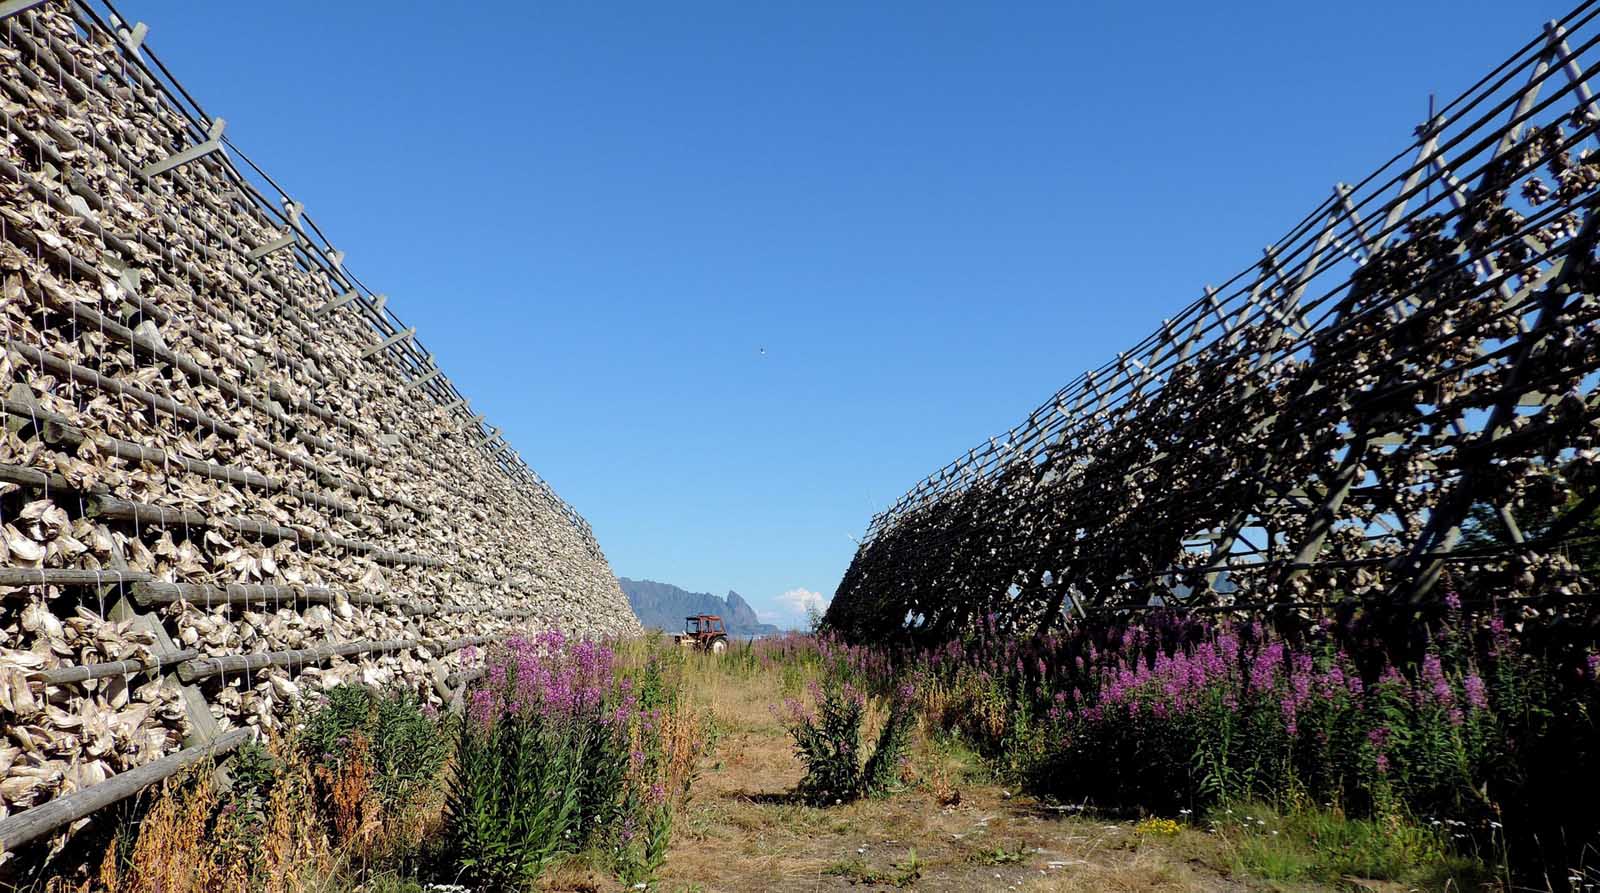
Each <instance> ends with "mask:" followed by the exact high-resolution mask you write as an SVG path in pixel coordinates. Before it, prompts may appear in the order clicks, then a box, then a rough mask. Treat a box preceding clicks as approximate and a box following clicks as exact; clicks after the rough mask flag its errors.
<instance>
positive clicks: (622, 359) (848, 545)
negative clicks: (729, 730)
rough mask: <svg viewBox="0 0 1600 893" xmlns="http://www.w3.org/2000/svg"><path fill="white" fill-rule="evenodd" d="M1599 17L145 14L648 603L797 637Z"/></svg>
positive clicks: (1302, 10)
mask: <svg viewBox="0 0 1600 893" xmlns="http://www.w3.org/2000/svg"><path fill="white" fill-rule="evenodd" d="M1570 2H1571V0H1563V2H1560V3H1556V2H1546V0H1514V2H1504V0H1501V2H1479V0H1466V2H1463V0H1448V2H1447V0H1416V2H1406V0H1400V2H1396V0H1386V2H1374V0H1347V2H1340V3H1321V4H1286V3H1265V2H1250V3H1236V4H1190V3H1177V2H1161V0H1156V2H1146V3H1141V4H1131V3H1128V4H1123V3H1109V2H1080V3H1049V4H998V3H969V4H962V5H955V4H937V3H901V4H893V3H848V4H843V3H806V4H787V5H776V4H771V5H769V4H754V3H733V2H729V3H677V4H642V3H641V4H606V3H594V2H591V3H565V2H563V3H542V2H531V3H524V2H513V0H494V2H483V3H476V4H474V3H461V4H459V5H454V4H452V5H446V4H423V3H404V2H400V3H397V2H383V3H377V2H358V0H337V2H327V0H322V2H317V3H311V2H302V0H282V2H278V3H271V4H264V3H256V4H244V3H226V4H225V3H213V4H207V5H204V6H201V5H197V4H192V3H180V2H177V0H126V2H125V3H124V4H123V5H122V10H123V13H124V14H125V15H126V16H127V17H128V18H130V19H134V20H143V21H145V22H148V23H149V24H150V26H151V34H150V37H149V43H150V45H151V46H152V47H154V48H155V50H156V52H157V53H158V54H160V55H161V56H162V58H163V60H164V61H165V62H166V63H167V64H168V65H169V66H170V67H171V68H172V69H173V70H174V72H175V73H177V75H178V76H179V77H180V78H181V79H182V80H183V82H184V83H185V85H186V86H187V87H188V88H189V90H190V92H191V93H193V94H194V95H195V96H196V98H198V99H199V100H200V102H201V103H202V104H203V105H204V106H205V107H206V109H207V111H208V112H210V113H211V114H213V115H220V116H222V117H224V118H227V119H228V133H229V136H230V137H231V138H232V139H233V140H234V142H235V143H236V144H238V145H239V146H241V147H243V148H244V149H245V150H246V151H247V152H249V153H250V154H251V156H252V157H253V158H254V159H255V160H256V161H257V162H258V163H260V164H262V165H263V167H265V168H266V169H267V170H268V171H269V172H270V173H272V174H273V176H274V177H275V178H276V179H277V180H278V181H279V182H280V183H282V184H283V185H284V186H285V187H286V188H287V189H288V190H290V191H291V192H292V193H294V194H295V195H296V196H297V198H299V199H300V200H301V201H302V202H303V203H304V204H305V205H306V207H307V210H308V212H309V213H310V214H311V216H312V217H313V218H315V219H316V220H317V222H318V224H319V225H320V226H321V227H322V229H323V231H325V232H327V233H328V234H329V235H330V236H332V237H333V239H334V241H335V243H336V244H337V245H338V246H339V247H340V248H341V249H343V250H344V251H345V252H346V254H347V255H348V261H347V263H348V265H349V267H350V268H351V269H352V270H353V271H354V272H355V273H356V274H357V275H359V276H361V277H362V279H363V280H364V281H366V282H367V283H368V284H369V285H371V286H373V287H374V288H375V289H377V290H380V291H383V292H386V293H388V294H389V296H390V302H391V306H392V307H394V308H395V310H396V312H397V313H398V314H399V315H400V316H401V318H402V319H404V320H405V321H406V323H407V324H408V325H414V326H416V327H417V328H418V330H419V334H420V336H421V339H422V340H423V342H424V343H425V344H426V346H427V347H428V348H429V349H430V350H432V351H433V352H434V353H435V354H436V355H437V357H438V359H439V362H440V363H441V365H443V367H444V368H445V371H446V372H447V373H448V374H449V375H450V376H451V378H452V379H453V380H454V381H455V382H456V383H457V385H458V386H459V387H460V388H461V389H462V391H463V392H465V393H466V394H468V395H469V396H470V397H471V398H472V400H473V405H474V407H476V408H477V409H478V410H479V411H481V412H484V413H486V414H487V416H488V418H489V419H490V421H491V422H493V423H494V424H497V425H499V426H501V427H502V428H503V429H505V431H506V433H507V436H508V437H509V439H510V440H511V441H512V443H513V444H515V445H516V446H517V447H518V448H519V449H520V451H521V452H522V455H523V456H524V457H525V458H526V459H527V460H528V462H529V464H530V465H532V466H533V467H534V468H535V469H537V470H538V471H539V472H540V473H541V474H542V475H544V476H545V478H546V479H548V480H549V481H550V482H551V483H552V484H553V485H554V486H555V487H556V489H557V490H558V491H559V492H560V493H561V494H562V496H563V497H564V498H566V499H567V500H568V501H569V502H572V503H573V504H574V505H576V506H577V507H578V509H579V510H580V511H581V512H583V513H584V514H585V515H586V516H587V517H588V519H589V520H590V522H591V523H592V524H593V526H594V529H595V532H596V534H597V535H598V537H599V539H600V542H601V545H602V546H603V547H604V548H605V550H606V553H607V555H608V557H609V558H610V559H611V563H612V566H613V567H614V569H615V570H616V571H617V573H619V574H623V575H625V576H630V577H642V578H649V579H655V580H662V581H666V582H671V583H675V584H678V585H680V586H684V587H686V588H689V589H695V590H709V591H714V592H722V591H725V590H727V589H730V588H732V589H737V590H738V591H739V592H741V593H743V594H744V595H745V596H746V597H748V598H749V599H750V600H751V602H752V603H753V604H755V606H756V608H757V610H759V611H762V612H763V613H764V614H765V615H766V616H768V617H769V618H771V619H776V620H779V621H780V622H781V621H784V620H787V619H794V612H795V611H797V608H798V605H799V604H801V602H803V600H804V596H802V595H800V592H801V591H804V592H808V593H820V594H821V595H822V596H823V597H826V596H828V595H831V593H832V592H833V589H834V587H835V586H836V585H837V583H838V580H839V577H840V575H841V574H842V573H843V571H844V568H845V566H846V565H847V564H848V562H849V560H850V556H851V554H852V553H853V551H854V548H855V546H854V543H853V542H852V539H851V538H852V537H853V536H859V535H860V534H861V533H862V531H863V529H864V528H865V526H866V523H867V520H868V518H869V517H870V515H871V514H872V513H873V512H875V511H878V510H880V509H881V508H882V507H884V506H885V505H886V504H887V503H889V502H891V501H893V500H894V499H895V498H896V497H898V496H899V495H900V493H902V492H903V491H905V490H906V489H907V488H908V487H910V486H911V485H912V484H914V483H915V482H916V481H917V480H918V479H919V478H920V477H921V476H923V475H925V474H927V473H928V472H930V471H932V470H933V469H935V468H936V467H938V466H940V465H942V464H943V463H944V462H946V461H948V460H949V459H951V458H953V457H954V456H955V455H956V454H957V453H961V452H964V451H965V450H966V449H967V448H969V447H971V446H974V445H976V444H977V443H978V442H979V441H981V440H983V439H985V438H986V437H987V436H988V435H990V434H993V433H997V432H999V431H1001V430H1004V429H1005V428H1007V427H1009V426H1010V425H1011V424H1013V423H1014V422H1015V421H1017V420H1018V419H1019V418H1020V417H1021V416H1023V415H1025V414H1026V413H1027V412H1028V411H1029V410H1030V409H1032V408H1033V407H1034V406H1035V405H1037V404H1038V403H1039V402H1040V401H1041V400H1043V399H1044V398H1045V397H1047V396H1048V395H1049V394H1050V393H1051V392H1053V391H1054V390H1055V389H1056V388H1057V387H1059V386H1060V385H1062V384H1064V383H1066V381H1067V380H1068V379H1070V378H1071V377H1072V376H1074V375H1075V374H1076V373H1078V372H1080V371H1082V370H1083V369H1084V368H1086V367H1089V366H1094V365H1098V364H1099V363H1101V362H1102V361H1104V360H1106V359H1107V358H1109V357H1111V356H1113V355H1114V354H1115V353H1116V352H1117V350H1119V349H1121V348H1122V347H1124V346H1126V345H1128V344H1130V343H1132V342H1134V341H1135V340H1137V339H1138V338H1139V337H1142V336H1143V335H1144V334H1146V333H1147V332H1148V331H1150V330H1152V329H1153V328H1155V326H1156V325H1157V324H1158V323H1159V321H1160V319H1161V318H1162V317H1163V316H1166V315H1170V314H1171V313H1172V312H1173V311H1175V310H1176V309H1178V308H1179V307H1181V306H1183V305H1184V304H1186V303H1188V302H1189V301H1190V300H1192V299H1193V298H1195V297H1196V296H1198V295H1199V293H1200V289H1201V287H1202V286H1203V285H1204V284H1206V283H1207V282H1217V281H1221V280H1224V279H1226V278H1227V277H1228V276H1229V275H1231V274H1232V273H1234V272H1235V271H1236V270H1238V269H1239V268H1241V267H1243V266H1246V265H1248V264H1249V263H1251V262H1252V261H1253V260H1254V259H1255V258H1257V257H1259V254H1260V251H1261V248H1262V247H1263V246H1264V245H1266V244H1267V243H1268V242H1270V241H1272V240H1273V239H1274V238H1276V237H1277V236H1278V235H1279V234H1280V233H1281V232H1282V231H1283V230H1285V229H1286V228H1287V227H1288V226H1290V225H1291V224H1293V223H1294V222H1295V221H1297V220H1298V219H1299V218H1300V217H1301V216H1302V215H1303V214H1304V213H1305V212H1306V211H1307V210H1309V208H1310V207H1311V206H1312V205H1314V204H1315V203H1316V202H1318V201H1320V200H1321V199H1322V198H1323V197H1324V196H1325V195H1326V194H1327V192H1328V190H1329V189H1330V188H1331V187H1332V185H1333V183H1334V182H1335V181H1337V180H1341V179H1343V180H1353V179H1356V178H1359V177H1360V176H1361V175H1363V174H1365V173H1366V172H1367V171H1368V170H1369V169H1371V168H1372V167H1374V166H1376V165H1377V164H1378V163H1379V162H1381V161H1383V160H1385V159H1387V158H1388V157H1389V156H1390V155H1391V154H1393V153H1394V152H1395V151H1398V150H1399V149H1401V148H1402V147H1403V146H1404V145H1405V144H1406V143H1407V142H1408V139H1409V134H1410V133H1411V130H1412V128H1413V127H1415V126H1416V125H1417V124H1418V123H1420V121H1421V120H1422V119H1423V118H1424V117H1425V113H1426V109H1427V101H1428V93H1429V91H1435V92H1437V93H1438V95H1439V96H1440V98H1441V100H1443V99H1446V98H1448V97H1450V96H1453V95H1454V94H1455V93H1456V92H1459V91H1460V90H1462V89H1464V88H1465V87H1467V86H1469V85H1470V84H1471V83H1472V82H1473V81H1475V80H1476V79H1477V78H1478V77H1479V76H1480V75H1481V74H1482V73H1484V72H1486V71H1487V70H1488V69H1489V68H1490V67H1491V66H1492V65H1494V64H1497V63H1498V62H1499V61H1500V60H1501V59H1502V58H1503V57H1505V56H1506V55H1509V54H1510V52H1511V51H1512V50H1514V49H1515V48H1517V47H1519V46H1520V45H1521V44H1522V43H1523V42H1524V41H1526V40H1527V39H1529V38H1531V37H1532V36H1534V35H1535V34H1537V33H1538V29H1539V26H1540V24H1541V23H1542V22H1543V21H1544V20H1546V19H1548V18H1552V17H1558V16H1560V15H1561V14H1562V13H1563V12H1565V11H1566V9H1567V7H1568V5H1570ZM447 7H448V8H450V10H451V11H450V12H449V13H448V14H439V13H437V12H434V11H432V10H438V9H441V8H447ZM202 10H204V11H205V14H202ZM1419 35H1426V36H1419ZM763 348H764V349H765V354H764V355H763V354H762V349H763ZM786 614H787V616H785V615H786Z"/></svg>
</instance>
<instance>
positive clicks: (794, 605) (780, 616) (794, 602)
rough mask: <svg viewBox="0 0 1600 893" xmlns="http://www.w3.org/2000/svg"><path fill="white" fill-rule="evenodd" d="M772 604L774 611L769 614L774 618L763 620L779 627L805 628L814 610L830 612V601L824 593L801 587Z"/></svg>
mask: <svg viewBox="0 0 1600 893" xmlns="http://www.w3.org/2000/svg"><path fill="white" fill-rule="evenodd" d="M772 602H773V610H772V611H770V612H768V613H769V614H770V615H772V616H769V617H767V618H763V619H765V620H767V622H769V623H775V624H777V625H778V626H804V625H805V624H806V621H807V620H808V619H809V617H810V612H811V611H812V610H813V609H815V610H817V611H819V612H821V611H826V610H828V599H826V598H824V597H823V595H822V593H820V592H812V591H811V590H809V589H802V588H800V587H796V588H794V589H790V590H789V591H788V592H785V593H783V594H782V595H779V596H777V597H776V598H774V599H773V600H772Z"/></svg>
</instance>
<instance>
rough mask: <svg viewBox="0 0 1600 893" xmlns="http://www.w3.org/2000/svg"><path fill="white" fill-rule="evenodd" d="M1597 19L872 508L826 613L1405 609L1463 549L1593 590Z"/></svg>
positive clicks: (1523, 594) (1561, 36) (997, 618)
mask: <svg viewBox="0 0 1600 893" xmlns="http://www.w3.org/2000/svg"><path fill="white" fill-rule="evenodd" d="M1595 16H1596V12H1595V11H1594V4H1593V3H1585V4H1583V5H1582V6H1580V7H1579V8H1578V9H1576V10H1575V11H1573V12H1572V13H1571V14H1569V15H1567V16H1566V17H1565V18H1563V19H1562V20H1561V21H1559V22H1550V23H1549V24H1548V25H1547V26H1546V27H1545V28H1544V29H1543V31H1542V33H1540V34H1539V35H1538V36H1537V37H1535V38H1534V39H1533V40H1531V41H1530V42H1529V43H1528V44H1527V45H1525V46H1523V47H1522V48H1521V49H1520V50H1518V51H1517V52H1516V53H1515V54H1514V55H1513V56H1512V57H1511V58H1509V59H1508V60H1506V61H1505V62H1504V63H1502V64H1500V65H1498V66H1496V67H1495V68H1494V69H1493V70H1492V71H1490V72H1489V74H1488V75H1486V76H1485V77H1484V78H1483V79H1482V80H1480V81H1479V82H1478V83H1477V84H1475V85H1473V86H1472V87H1471V89H1469V90H1467V91H1466V92H1464V93H1463V94H1462V95H1460V96H1459V97H1457V98H1456V99H1454V100H1453V101H1451V102H1449V103H1447V104H1446V105H1445V106H1444V107H1443V108H1442V109H1440V110H1439V112H1438V114H1437V115H1436V116H1435V117H1433V118H1432V119H1431V120H1429V121H1425V122H1423V124H1422V125H1421V126H1420V127H1419V128H1417V130H1416V134H1415V140H1414V141H1413V142H1412V143H1411V145H1410V146H1409V147H1408V148H1406V149H1405V150H1404V151H1403V152H1402V153H1400V154H1399V155H1397V156H1395V157H1394V158H1393V159H1391V160H1390V161H1389V162H1388V163H1387V164H1384V165H1383V166H1382V167H1380V168H1379V169H1378V170H1376V171H1375V172H1373V173H1372V174H1371V175H1369V176H1368V177H1366V178H1365V179H1363V180H1361V181H1360V182H1358V183H1355V184H1352V185H1346V184H1342V183H1341V184H1338V185H1336V186H1335V187H1334V188H1333V189H1332V191H1331V194H1330V195H1329V196H1328V197H1327V198H1326V199H1325V200H1323V202H1322V203H1321V204H1319V205H1318V206H1317V207H1316V208H1315V209H1313V210H1312V211H1311V213H1310V214H1308V215H1306V217H1305V218H1304V219H1303V220H1301V221H1300V222H1299V223H1298V224H1296V225H1295V226H1294V227H1293V228H1292V229H1291V230H1290V231H1289V232H1288V233H1286V234H1285V235H1284V236H1283V237H1282V238H1281V239H1279V240H1277V241H1276V242H1274V243H1273V244H1272V245H1271V246H1269V247H1268V248H1267V249H1266V250H1265V253H1264V256H1263V257H1262V258H1261V259H1260V260H1259V261H1258V262H1256V263H1255V264H1253V265H1252V266H1250V267H1249V268H1247V269H1245V270H1244V271H1242V272H1241V273H1239V274H1238V275H1236V276H1234V277H1233V278H1232V279H1230V280H1228V281H1227V282H1224V283H1223V284H1222V285H1220V286H1217V287H1215V288H1211V287H1208V288H1206V289H1205V290H1204V293H1203V295H1202V296H1201V297H1200V298H1199V300H1197V301H1195V302H1194V303H1192V304H1189V305H1188V306H1187V307H1186V308H1184V309H1183V310H1182V311H1181V312H1179V313H1177V314H1176V315H1175V316H1173V317H1172V318H1171V319H1167V320H1163V321H1162V323H1161V325H1160V327H1159V328H1158V329H1157V330H1156V331H1155V332H1154V333H1152V334H1151V335H1150V336H1149V337H1147V338H1145V339H1144V340H1143V341H1141V342H1140V343H1138V344H1136V345H1134V346H1133V347H1131V348H1130V349H1129V350H1127V351H1126V352H1124V353H1121V354H1119V355H1118V356H1117V357H1116V359H1115V360H1114V361H1113V362H1110V363H1108V364H1106V365H1104V366H1102V367H1100V368H1098V369H1095V370H1093V371H1091V372H1087V373H1085V374H1084V375H1082V376H1081V377H1079V378H1078V379H1077V380H1075V381H1074V382H1072V383H1071V384H1069V385H1068V386H1066V387H1064V388H1062V389H1061V390H1059V391H1057V392H1056V393H1055V394H1054V395H1053V396H1052V397H1051V398H1050V399H1048V400H1046V401H1045V402H1044V403H1043V404H1042V405H1041V406H1039V407H1038V408H1037V409H1036V410H1034V411H1033V412H1032V413H1030V414H1029V415H1028V417H1027V418H1026V419H1025V420H1023V421H1022V423H1021V424H1019V425H1017V426H1016V427H1014V428H1012V429H1011V430H1010V431H1008V432H1006V433H1005V434H1004V435H1002V436H1000V437H996V438H991V439H989V440H988V441H987V442H986V443H984V444H982V445H980V446H979V447H977V448H976V449H973V450H971V451H969V452H968V453H967V454H966V455H965V456H962V457H960V458H958V459H957V460H956V461H954V462H951V463H950V464H948V465H946V466H945V467H943V468H941V469H939V470H938V471H937V472H935V473H934V474H933V475H931V476H929V477H928V478H927V479H926V480H924V481H922V482H921V483H919V484H918V485H917V486H916V487H914V488H913V489H912V490H911V491H910V492H908V493H906V494H905V496H904V497H902V498H901V499H900V500H899V501H898V502H896V503H895V504H894V505H893V506H891V507H890V508H889V509H888V510H886V511H884V512H883V513H881V514H879V515H877V516H876V517H874V518H873V520H872V523H871V526H870V528H869V530H868V532H867V535H866V537H865V539H864V541H863V542H862V544H861V546H860V548H859V550H858V551H857V553H856V555H855V558H854V560H853V561H852V562H851V565H850V567H849V569H848V571H847V572H846V574H845V576H844V579H843V580H842V582H841V583H840V585H839V588H838V592H837V594H836V596H835V599H834V601H833V603H832V605H831V607H830V610H829V611H828V614H827V616H826V622H827V624H828V625H829V626H831V627H833V628H834V629H837V630H840V631H843V632H846V633H848V634H851V635H854V636H859V637H869V636H882V635H889V634H896V635H903V634H910V635H926V636H931V637H941V636H946V635H950V634H952V633H954V632H958V631H960V630H962V629H964V628H968V627H969V626H971V625H972V624H975V623H982V622H990V618H993V622H995V623H997V624H1000V625H1001V626H1002V627H1006V628H1012V629H1016V630H1019V631H1033V630H1038V629H1048V628H1050V627H1052V626H1056V625H1059V624H1062V623H1066V622H1069V621H1070V620H1071V618H1074V617H1081V616H1084V615H1093V614H1106V613H1116V612H1126V611H1133V610H1140V609H1143V608H1148V607H1150V606H1152V605H1182V606H1186V607H1189V608H1200V609H1205V610H1225V611H1226V610H1244V609H1250V610H1260V609H1264V608H1271V607H1273V606H1276V608H1277V609H1281V608H1283V607H1285V606H1294V607H1299V608H1306V607H1312V608H1315V607H1319V606H1323V605H1325V604H1327V603H1329V602H1335V601H1337V602H1341V603H1343V604H1346V605H1349V604H1353V603H1361V604H1365V605H1368V606H1373V607H1378V606H1383V607H1388V608H1393V607H1401V608H1406V607H1408V606H1417V605H1419V604H1423V603H1426V602H1427V601H1428V600H1429V599H1431V598H1437V597H1440V596H1441V595H1442V594H1443V593H1444V592H1445V586H1441V585H1440V584H1441V580H1444V581H1445V584H1446V585H1451V580H1450V574H1451V572H1452V569H1453V568H1458V567H1461V566H1463V565H1471V566H1474V567H1475V579H1477V580H1478V581H1480V583H1482V582H1483V581H1489V582H1488V584H1487V585H1483V586H1481V587H1480V594H1483V593H1487V594H1488V595H1490V596H1493V597H1497V598H1519V599H1531V598H1545V597H1565V598H1567V599H1569V600H1570V599H1575V598H1577V597H1579V596H1580V595H1581V594H1582V591H1583V583H1582V581H1581V579H1580V577H1579V575H1578V573H1577V570H1576V568H1575V567H1574V562H1573V561H1571V560H1570V556H1569V554H1568V553H1569V552H1570V551H1571V550H1572V549H1573V548H1574V547H1575V545H1576V538H1577V537H1579V536H1580V535H1584V534H1586V532H1587V530H1588V528H1586V527H1585V522H1586V521H1587V519H1589V518H1590V517H1592V516H1593V514H1594V512H1595V509H1596V507H1597V506H1600V481H1597V480H1596V477H1595V475H1596V469H1595V461H1596V456H1597V454H1596V452H1595V446H1596V424H1597V419H1600V415H1597V413H1600V392H1597V391H1596V388H1595V384H1596V376H1595V374H1594V373H1595V371H1596V369H1597V368H1600V352H1597V348H1600V340H1597V337H1596V334H1597V331H1596V326H1597V318H1600V306H1597V304H1596V300H1595V294H1596V286H1597V284H1600V282H1597V273H1596V270H1595V257H1594V254H1595V242H1596V235H1597V228H1600V218H1597V217H1596V216H1595V214H1594V213H1593V206H1594V204H1595V201H1596V195H1597V185H1600V157H1597V156H1596V155H1595V154H1594V150H1595V147H1596V146H1597V145H1600V144H1597V142H1596V135H1595V134H1596V130H1595V127H1596V121H1597V120H1600V102H1597V101H1596V99H1595V97H1594V95H1593V93H1592V92H1591V90H1590V88H1589V86H1588V83H1587V82H1588V80H1589V79H1590V78H1591V77H1592V74H1593V71H1592V70H1593V66H1594V64H1595V62H1596V60H1597V59H1600V51H1597V49H1596V43H1597V41H1600V28H1597V26H1596V23H1595V21H1594V19H1595ZM1171 237H1173V238H1181V234H1179V233H1173V234H1171ZM1157 238H1159V237H1157ZM1528 519H1534V522H1529V523H1526V524H1525V522H1527V521H1528ZM1524 526H1526V527H1527V528H1528V529H1526V530H1524V529H1522V528H1523V527H1524ZM1464 531H1466V532H1467V533H1469V534H1470V535H1471V538H1470V542H1469V543H1468V544H1467V545H1469V546H1470V547H1469V548H1463V543H1462V538H1463V532H1464Z"/></svg>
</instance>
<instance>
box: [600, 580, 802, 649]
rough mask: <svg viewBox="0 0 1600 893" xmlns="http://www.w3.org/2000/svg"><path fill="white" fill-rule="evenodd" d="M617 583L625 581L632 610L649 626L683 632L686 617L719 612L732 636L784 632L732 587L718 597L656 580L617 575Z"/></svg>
mask: <svg viewBox="0 0 1600 893" xmlns="http://www.w3.org/2000/svg"><path fill="white" fill-rule="evenodd" d="M617 582H619V583H621V584H622V591H623V592H624V593H625V594H627V596H628V603H629V604H631V605H633V613H635V614H637V615H639V622H640V623H642V624H644V625H645V626H646V627H654V628H656V629H663V630H666V631H667V632H669V633H677V632H683V618H685V617H690V616H693V615H695V614H716V615H718V616H720V617H721V618H722V622H723V623H725V624H727V626H728V634H729V635H733V636H773V635H777V634H778V633H780V632H782V630H780V629H778V628H777V627H776V626H773V625H772V624H770V623H762V622H761V619H760V618H759V617H757V616H756V611H755V609H754V608H752V607H750V603H749V602H747V601H745V600H744V598H743V597H742V596H740V595H739V593H737V592H734V591H733V590H731V589H730V590H728V597H727V598H717V597H716V596H714V595H712V594H711V593H709V592H690V591H689V590H687V589H680V588H678V587H677V586H674V585H672V584H671V583H657V582H656V581H654V580H630V579H628V578H627V577H618V578H617Z"/></svg>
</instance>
